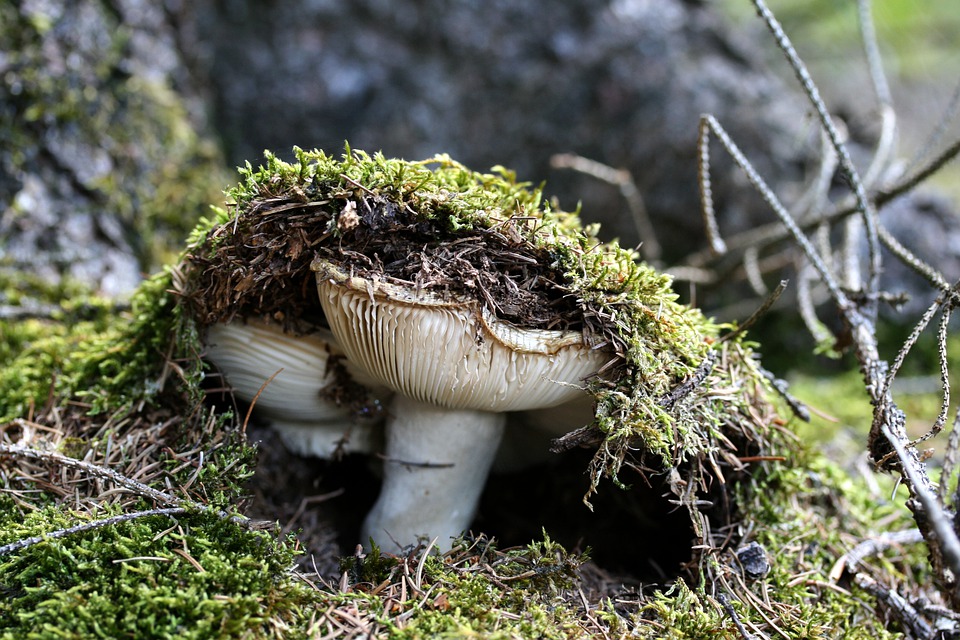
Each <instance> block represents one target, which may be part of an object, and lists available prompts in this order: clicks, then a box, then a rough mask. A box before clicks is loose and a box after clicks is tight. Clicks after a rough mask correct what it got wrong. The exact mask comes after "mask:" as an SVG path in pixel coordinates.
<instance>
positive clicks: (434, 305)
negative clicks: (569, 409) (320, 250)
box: [312, 260, 609, 412]
mask: <svg viewBox="0 0 960 640" xmlns="http://www.w3.org/2000/svg"><path fill="white" fill-rule="evenodd" d="M312 268H313V270H314V271H315V272H316V273H317V288H318V291H319V293H320V302H321V304H322V305H323V310H324V314H325V315H326V317H327V322H328V323H329V325H330V330H331V331H332V332H333V334H334V336H335V337H336V339H337V341H338V343H339V344H340V347H341V348H342V349H343V351H344V353H346V355H347V358H348V360H349V361H350V362H352V363H353V364H354V365H356V366H357V367H359V368H360V369H362V370H363V371H365V372H366V373H367V374H368V375H369V376H370V377H372V378H374V379H376V380H378V381H379V382H380V383H381V384H383V385H385V386H387V387H389V388H390V389H392V390H394V391H396V392H397V393H402V394H404V395H405V396H408V397H411V398H414V399H417V400H420V401H422V402H428V403H431V404H436V405H439V406H443V407H447V408H451V409H472V410H479V411H492V412H500V411H525V410H529V409H537V408H542V407H551V406H555V405H558V404H562V403H564V402H567V401H569V400H571V399H573V398H576V397H577V396H578V395H581V394H583V386H582V382H583V379H584V378H586V377H588V376H590V375H592V374H593V373H595V372H596V371H597V370H599V369H600V367H602V366H603V365H604V363H605V362H606V361H607V360H608V359H609V354H607V353H606V352H604V351H602V350H591V349H590V348H588V347H587V346H586V345H585V344H584V342H583V336H582V335H581V334H580V333H579V332H576V331H552V330H542V329H524V328H520V327H517V326H515V325H513V324H511V323H508V322H504V321H502V320H498V319H497V318H496V317H495V316H494V315H493V314H492V313H490V312H489V311H487V310H486V309H484V308H483V307H482V305H480V303H479V302H478V301H476V300H474V299H470V298H464V297H458V296H452V295H451V296H447V297H441V296H439V295H437V294H435V293H432V292H429V291H423V290H420V291H418V290H416V289H415V288H414V287H403V286H398V285H395V284H391V283H387V282H383V281H379V280H374V279H366V278H360V277H356V276H351V275H349V274H347V273H344V272H343V271H342V270H341V269H339V268H338V267H337V266H336V265H334V264H332V263H330V262H329V261H326V260H317V261H315V262H314V263H313V265H312Z"/></svg>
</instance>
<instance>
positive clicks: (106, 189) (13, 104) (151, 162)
mask: <svg viewBox="0 0 960 640" xmlns="http://www.w3.org/2000/svg"><path fill="white" fill-rule="evenodd" d="M135 29H136V27H134V26H133V25H129V24H125V23H124V22H123V21H122V19H121V16H120V15H119V14H118V13H117V12H116V11H115V10H114V8H112V7H111V6H110V5H109V3H101V2H97V1H96V0H91V1H88V2H83V3H79V4H76V5H73V4H71V5H64V6H63V7H57V8H47V7H43V6H38V7H36V8H34V7H29V6H27V5H24V6H23V7H21V6H20V5H19V3H10V2H4V3H2V4H0V50H2V51H3V52H4V65H3V68H4V73H3V75H2V76H0V83H2V86H3V89H4V96H5V97H4V105H3V108H2V109H0V143H2V144H0V147H2V151H0V164H2V166H3V167H4V169H5V171H6V173H7V174H8V175H9V176H11V177H14V176H15V177H16V178H17V179H21V178H22V176H24V175H31V174H34V173H37V172H38V171H40V169H39V167H40V166H43V165H45V164H46V163H48V162H49V160H50V159H49V158H48V156H47V155H45V154H49V153H53V155H56V154H57V153H58V150H61V149H62V150H63V152H64V153H65V154H71V155H69V156H68V157H67V159H66V160H63V161H61V160H59V159H56V158H54V159H53V161H54V162H53V164H54V166H56V167H57V169H58V170H59V171H61V172H63V171H64V169H66V170H68V171H69V170H70V169H71V168H72V164H71V163H75V164H76V165H78V166H79V165H81V164H83V166H84V167H85V168H89V169H90V170H89V171H83V172H80V171H75V172H74V175H72V176H70V177H69V178H64V177H59V176H58V177H57V178H51V177H49V176H47V175H44V174H43V173H42V172H40V173H37V175H38V176H40V179H41V180H48V181H49V182H50V184H47V185H45V186H46V187H48V188H49V189H50V190H51V192H54V193H57V195H58V196H62V195H64V194H63V193H60V192H58V191H57V189H58V188H59V187H58V185H57V184H55V182H56V181H59V180H67V179H73V180H76V181H77V183H78V184H76V185H74V186H72V187H71V189H73V190H74V192H75V194H76V195H75V198H74V199H73V200H72V201H70V202H66V203H60V202H58V203H56V206H72V207H77V206H80V207H84V206H89V207H90V208H91V209H92V210H95V212H96V214H97V215H101V214H102V213H103V212H106V215H109V216H111V217H112V218H113V220H115V221H117V222H119V227H120V228H121V229H122V233H124V234H125V236H126V237H125V238H124V239H125V240H126V241H127V242H129V243H130V244H131V245H132V248H133V249H134V251H136V252H137V257H138V258H139V260H140V262H141V266H142V268H144V269H145V270H153V269H156V268H157V266H158V265H159V264H161V261H163V260H170V259H172V258H173V257H175V254H176V252H177V251H178V247H179V244H180V243H181V242H182V239H183V238H184V237H185V235H186V234H187V232H188V231H189V230H190V229H191V228H192V227H193V225H194V224H195V223H196V221H197V219H198V217H199V215H200V214H201V213H202V212H203V211H205V210H206V208H207V206H209V204H210V203H211V202H216V201H218V200H219V191H218V190H219V189H220V188H221V186H222V184H223V183H224V181H225V180H227V179H228V176H227V172H226V171H225V170H224V166H223V161H222V158H221V157H220V154H219V151H218V150H217V148H216V146H215V145H214V144H213V142H212V141H211V140H209V139H205V138H203V137H202V136H201V135H200V134H198V132H197V130H196V128H195V127H194V125H193V123H192V122H191V119H190V116H189V115H188V113H187V109H186V106H185V104H184V102H183V98H182V97H181V96H180V95H178V94H177V93H176V92H175V91H174V90H173V89H172V88H171V87H170V86H169V84H168V83H169V81H170V80H169V79H168V78H165V77H163V76H162V75H157V74H149V75H148V74H147V72H145V71H141V67H142V66H143V62H141V61H138V60H133V59H132V56H133V53H132V51H133V50H134V48H133V47H131V44H130V41H131V39H132V38H134V36H135V33H134V32H135ZM72 154H76V156H77V157H79V158H82V159H79V160H78V159H76V158H74V157H73V155H72ZM94 167H95V169H94ZM86 202H89V205H86V204H84V203H86ZM9 213H10V214H14V215H18V216H31V215H34V212H33V211H30V210H18V209H17V208H16V207H12V208H11V209H10V211H9ZM44 215H49V214H48V213H44Z"/></svg>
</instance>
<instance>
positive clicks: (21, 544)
mask: <svg viewBox="0 0 960 640" xmlns="http://www.w3.org/2000/svg"><path fill="white" fill-rule="evenodd" d="M188 512H189V509H185V508H183V507H169V508H165V509H150V510H148V511H135V512H133V513H121V514H119V515H115V516H110V517H109V518H103V519H102V520H93V521H91V522H84V523H83V524H78V525H75V526H73V527H68V528H66V529H58V530H57V531H51V532H50V533H45V534H43V535H42V536H33V537H32V538H24V539H23V540H17V541H16V542H11V543H10V544H5V545H3V546H2V547H0V556H4V555H7V554H10V553H13V552H14V551H20V550H22V549H26V548H28V547H32V546H34V545H36V544H39V543H41V542H45V541H47V540H59V539H60V538H66V537H67V536H70V535H74V534H77V533H83V532H85V531H92V530H94V529H101V528H103V527H110V526H113V525H115V524H120V523H121V522H128V521H130V520H135V519H137V518H147V517H150V516H179V515H183V514H185V513H188Z"/></svg>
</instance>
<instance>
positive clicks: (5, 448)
mask: <svg viewBox="0 0 960 640" xmlns="http://www.w3.org/2000/svg"><path fill="white" fill-rule="evenodd" d="M0 456H6V457H13V458H22V459H25V460H39V461H44V462H53V463H55V464H59V465H62V466H64V467H68V468H71V469H79V470H81V471H84V472H86V473H88V474H90V475H91V476H94V477H97V478H103V479H105V480H110V481H111V482H115V483H116V484H118V485H120V486H121V487H124V488H126V489H129V490H130V491H132V492H133V493H136V494H137V495H140V496H143V497H144V498H150V499H151V500H155V501H157V502H159V503H160V504H166V505H177V506H181V505H182V503H183V500H181V499H180V498H177V497H174V496H171V495H169V494H166V493H163V492H162V491H157V490H156V489H154V488H152V487H148V486H147V485H145V484H143V483H142V482H137V481H136V480H133V479H132V478H128V477H126V476H124V475H121V474H119V473H117V472H116V471H114V470H113V469H108V468H106V467H101V466H99V465H95V464H91V463H89V462H84V461H83V460H77V459H76V458H71V457H69V456H65V455H62V454H59V453H56V452H53V451H44V450H42V449H31V448H29V447H21V446H11V445H7V444H0Z"/></svg>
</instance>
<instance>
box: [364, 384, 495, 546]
mask: <svg viewBox="0 0 960 640" xmlns="http://www.w3.org/2000/svg"><path fill="white" fill-rule="evenodd" d="M504 422H505V414H502V413H491V412H488V411H472V410H468V409H463V410H451V409H446V408H443V407H438V406H436V405H433V404H428V403H425V402H420V401H419V400H414V399H412V398H408V397H406V396H403V395H397V396H395V397H394V399H393V402H392V404H391V406H390V418H389V419H388V422H387V449H386V460H385V461H384V468H383V490H382V491H381V493H380V497H379V498H378V499H377V503H376V504H375V505H374V507H373V509H372V510H371V511H370V513H369V514H368V515H367V518H366V521H365V522H364V524H363V531H362V534H361V535H362V541H363V542H364V543H367V542H368V541H369V540H370V539H371V538H372V539H373V541H374V542H375V543H376V544H377V545H378V546H379V547H380V548H381V549H383V550H385V551H390V552H397V551H399V550H400V548H401V547H402V546H403V545H406V544H409V543H412V542H413V541H415V540H416V539H417V537H426V538H430V539H432V538H434V537H436V538H437V545H438V546H439V547H440V548H443V549H448V548H450V543H451V539H453V538H455V537H456V536H458V535H460V534H461V533H462V532H463V531H464V530H465V529H467V528H468V527H469V526H470V521H471V520H472V519H473V515H474V512H475V511H476V507H477V501H478V500H479V499H480V493H481V491H482V490H483V485H484V480H485V479H486V477H487V473H488V472H489V471H490V465H491V463H492V462H493V458H494V456H495V455H496V452H497V446H498V444H499V442H500V438H501V436H502V434H503V427H504Z"/></svg>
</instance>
